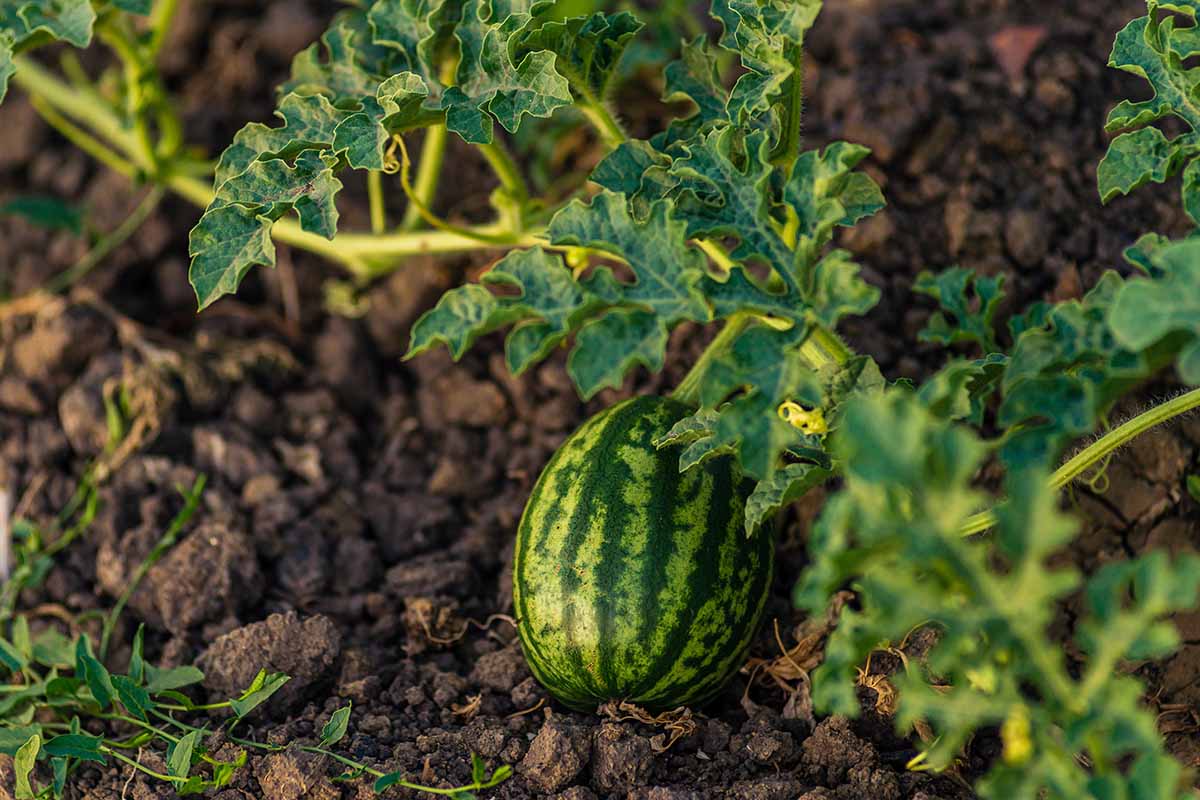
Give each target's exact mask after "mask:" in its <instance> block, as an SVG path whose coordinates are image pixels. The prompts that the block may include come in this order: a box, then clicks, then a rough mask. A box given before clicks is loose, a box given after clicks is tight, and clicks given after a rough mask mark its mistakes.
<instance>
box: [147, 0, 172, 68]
mask: <svg viewBox="0 0 1200 800" xmlns="http://www.w3.org/2000/svg"><path fill="white" fill-rule="evenodd" d="M178 10H179V0H158V2H157V3H156V4H155V5H154V12H153V13H152V14H151V15H150V30H151V34H150V41H149V43H148V44H147V45H146V52H147V54H148V56H149V58H150V60H151V61H155V60H157V59H158V54H159V52H160V51H161V50H162V46H163V42H165V41H166V38H167V35H168V34H169V33H170V32H171V23H172V22H173V21H174V20H175V12H176V11H178Z"/></svg>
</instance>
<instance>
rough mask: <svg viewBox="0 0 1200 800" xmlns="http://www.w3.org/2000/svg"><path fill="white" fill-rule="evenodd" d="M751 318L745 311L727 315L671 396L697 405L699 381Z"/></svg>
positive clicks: (691, 404) (752, 317) (688, 403)
mask: <svg viewBox="0 0 1200 800" xmlns="http://www.w3.org/2000/svg"><path fill="white" fill-rule="evenodd" d="M752 319H754V315H753V314H749V313H745V312H742V313H738V314H734V315H732V316H731V317H729V319H728V320H727V321H726V322H725V327H723V328H721V331H720V333H718V334H717V335H716V337H714V338H713V340H712V341H711V342H709V344H708V347H706V348H704V352H703V353H701V354H700V358H698V359H696V363H695V364H693V365H692V368H691V369H690V370H688V374H687V375H684V376H683V380H681V381H680V382H679V385H678V386H676V387H675V391H673V392H671V397H673V398H675V399H676V400H678V401H679V402H681V403H686V404H687V405H689V406H692V407H693V408H696V407H698V406H699V405H700V382H701V381H702V380H703V379H704V373H705V372H706V371H707V370H708V368H709V366H710V365H711V364H712V362H713V361H714V360H716V359H717V358H718V357H719V356H721V355H723V354H724V353H725V352H726V351H727V350H728V349H729V346H730V345H731V344H733V342H734V340H735V339H737V337H738V336H739V335H740V334H741V333H742V331H744V330H746V326H747V325H749V324H750V321H751V320H752Z"/></svg>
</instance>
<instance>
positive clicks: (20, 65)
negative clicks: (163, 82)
mask: <svg viewBox="0 0 1200 800" xmlns="http://www.w3.org/2000/svg"><path fill="white" fill-rule="evenodd" d="M16 63H17V71H16V74H15V75H14V76H13V78H12V81H13V83H14V84H15V85H16V86H19V87H20V88H21V89H23V90H24V91H25V92H26V93H27V94H29V96H30V97H31V98H33V99H34V100H35V108H40V109H41V110H42V111H45V110H47V109H49V110H50V111H51V114H52V116H51V115H47V117H46V118H47V121H48V122H50V124H51V125H52V126H54V127H55V128H57V129H59V130H60V131H61V132H62V133H63V134H64V135H65V136H68V138H70V139H71V141H72V142H73V143H75V144H77V145H79V146H80V147H81V148H82V149H85V151H86V152H88V153H89V154H91V155H93V156H94V157H96V158H97V159H98V160H101V161H103V163H104V164H105V165H106V166H108V167H110V168H112V169H114V170H116V171H118V172H120V173H121V174H124V175H126V176H128V177H130V178H131V179H132V178H136V176H137V175H138V174H139V173H140V174H142V175H153V166H154V165H153V163H152V162H151V161H150V159H149V156H148V155H147V154H145V153H144V152H142V151H141V148H140V147H139V146H138V143H137V141H136V137H135V136H134V134H132V133H131V132H130V131H128V130H126V129H125V128H124V127H123V126H122V124H121V121H120V119H119V117H118V116H117V115H116V113H115V112H114V111H113V110H112V109H111V108H109V107H108V106H107V105H106V104H105V103H104V101H103V99H102V98H100V97H99V95H96V94H93V93H91V92H87V91H83V90H80V89H77V88H76V87H73V86H71V85H69V84H67V83H65V82H64V81H62V80H61V79H59V78H58V77H56V76H55V75H53V74H52V73H51V72H50V71H48V70H47V69H45V68H44V67H42V66H41V65H39V64H38V63H36V62H35V61H33V60H31V59H29V58H27V57H24V56H18V57H17V59H16ZM68 119H69V120H74V123H79V125H76V124H74V123H72V122H69V121H68ZM63 122H67V124H68V125H69V127H65V126H63V125H62V123H63ZM80 125H82V126H86V127H87V129H88V130H84V129H83V128H82V127H79V126H80ZM153 177H154V180H156V181H157V182H159V183H161V184H162V185H163V186H165V187H166V188H168V189H169V190H170V191H172V192H174V193H175V194H177V195H179V196H180V197H182V198H184V199H185V200H187V201H189V202H190V203H193V204H194V205H196V206H198V207H200V208H201V209H204V208H207V207H208V205H209V204H210V203H211V202H212V199H213V189H212V186H211V185H210V184H209V183H207V182H205V181H203V180H200V179H199V178H196V177H194V176H193V175H191V174H189V170H186V169H180V170H178V171H168V172H165V173H163V174H159V175H156V176H153ZM469 230H470V231H471V235H462V234H459V233H450V232H447V231H420V232H406V233H391V234H387V235H384V236H373V235H369V234H340V235H338V236H337V237H336V238H334V239H332V240H331V239H325V238H324V237H322V236H318V235H316V234H314V233H309V232H308V231H305V230H303V229H301V227H300V225H299V224H298V223H297V222H295V221H294V220H291V219H281V220H279V221H278V222H276V223H275V226H274V227H273V228H272V229H271V235H272V237H273V238H274V239H275V240H276V241H279V242H282V243H283V244H287V245H291V246H293V247H298V248H300V249H302V250H307V251H309V252H311V253H315V254H316V255H319V256H322V257H323V258H327V259H329V260H330V261H332V262H334V263H336V264H339V265H340V266H342V267H343V268H344V269H345V270H346V271H348V272H349V273H350V274H352V275H353V276H354V277H355V278H357V279H359V280H363V281H366V280H371V279H373V278H377V277H379V276H382V275H386V274H388V273H389V272H391V270H392V269H393V268H394V267H395V264H396V262H397V261H398V260H400V259H403V258H406V257H409V256H414V255H424V254H449V253H463V252H471V251H476V250H490V249H496V248H498V247H503V248H509V247H531V246H533V245H536V244H545V240H544V238H543V237H542V232H541V231H540V230H531V231H526V232H524V233H523V234H521V235H520V236H516V237H513V239H512V241H511V242H509V243H506V244H505V245H499V244H497V243H496V242H495V239H496V237H499V236H501V235H505V234H511V233H512V232H511V231H509V230H507V229H505V228H502V227H498V226H494V225H481V226H475V227H472V228H470V229H469Z"/></svg>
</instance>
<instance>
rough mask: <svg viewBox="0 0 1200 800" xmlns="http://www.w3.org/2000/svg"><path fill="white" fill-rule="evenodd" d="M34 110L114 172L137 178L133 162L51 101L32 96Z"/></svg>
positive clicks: (131, 178)
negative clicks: (64, 113)
mask: <svg viewBox="0 0 1200 800" xmlns="http://www.w3.org/2000/svg"><path fill="white" fill-rule="evenodd" d="M30 97H31V99H30V102H31V103H32V105H33V109H34V111H36V112H38V114H39V115H40V116H41V118H42V119H43V120H45V122H46V124H48V125H49V126H50V127H51V128H53V129H54V130H56V131H58V133H59V134H61V135H62V137H63V138H64V139H66V140H67V141H69V142H70V143H71V144H73V145H75V146H76V147H78V148H79V149H80V150H82V151H83V152H85V153H87V154H88V155H89V156H91V157H92V158H94V159H96V160H97V161H99V162H100V163H101V164H103V165H104V166H106V167H108V168H109V169H111V170H112V171H113V172H116V173H119V174H121V175H124V176H125V177H126V178H129V179H130V180H133V179H135V178H137V174H138V168H137V166H136V165H134V164H133V163H132V162H130V161H128V160H126V159H124V158H122V157H121V156H120V155H119V154H118V153H117V152H116V151H114V150H112V149H110V148H109V147H108V146H106V145H105V144H104V143H103V142H101V141H99V140H98V139H96V137H94V136H92V135H91V134H89V133H88V132H87V131H85V130H83V129H82V128H80V127H79V126H77V125H75V124H74V123H72V122H71V121H70V120H69V119H67V118H66V117H64V116H63V115H62V114H59V113H58V111H56V110H55V109H54V107H53V106H51V105H50V104H49V103H47V102H45V101H44V100H42V99H41V98H40V97H38V96H37V95H31V96H30Z"/></svg>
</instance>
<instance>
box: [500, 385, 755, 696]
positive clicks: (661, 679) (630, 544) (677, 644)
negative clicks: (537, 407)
mask: <svg viewBox="0 0 1200 800" xmlns="http://www.w3.org/2000/svg"><path fill="white" fill-rule="evenodd" d="M689 413H690V411H689V409H688V408H687V407H686V406H684V405H683V404H681V403H679V402H676V401H674V400H669V399H666V398H660V397H638V398H634V399H632V400H627V401H625V402H623V403H620V404H618V405H616V406H613V407H612V408H609V409H607V410H605V411H602V412H600V413H599V414H597V415H596V416H594V417H592V418H591V419H590V420H588V421H587V422H585V423H584V424H583V426H582V427H580V428H579V430H577V431H576V432H575V433H574V434H573V435H572V436H571V437H570V438H569V439H567V441H566V442H565V443H564V444H563V445H562V447H561V448H559V450H558V451H557V452H556V453H555V454H554V456H553V457H552V458H551V460H550V463H549V464H547V465H546V468H545V469H544V470H543V471H542V474H541V476H540V477H539V478H538V481H537V483H536V484H535V486H534V488H533V493H532V494H531V496H530V498H529V502H528V504H527V505H526V507H525V513H524V515H523V516H522V518H521V524H520V528H519V529H518V532H517V542H516V554H515V557H514V562H513V570H514V575H513V602H514V606H515V609H516V613H517V619H518V626H517V628H518V632H519V634H520V638H521V644H522V646H523V648H524V651H525V656H526V659H527V660H528V662H529V665H530V668H531V669H532V671H533V674H534V676H535V677H536V678H537V679H538V680H539V681H540V682H541V683H542V684H543V685H544V686H545V687H546V688H547V689H548V690H549V691H550V692H551V694H553V695H554V696H555V697H557V698H558V699H559V700H560V701H562V702H563V703H564V704H565V705H567V706H569V707H571V708H574V709H576V710H592V709H594V708H596V706H597V705H598V704H600V703H603V702H606V701H609V700H626V701H629V702H633V703H636V704H638V705H640V706H642V707H644V708H647V709H650V710H658V709H671V708H676V707H679V706H684V705H699V704H702V703H704V702H705V701H707V700H709V699H711V698H712V697H713V696H714V695H715V694H716V693H717V692H719V691H720V690H721V688H722V687H723V686H724V685H725V684H726V683H727V682H728V680H729V679H730V678H731V677H732V676H733V674H734V673H735V672H736V671H737V670H738V668H739V667H740V666H741V664H742V663H743V660H744V658H745V653H746V649H747V648H748V647H749V645H750V641H751V639H752V638H753V636H754V634H755V632H756V631H757V628H758V624H759V621H760V619H761V617H762V612H763V608H764V606H765V604H766V599H767V595H768V592H769V590H770V585H771V574H772V570H773V566H774V540H773V536H772V534H771V532H770V531H769V530H760V531H758V532H756V533H755V534H754V535H753V536H751V537H749V538H747V537H746V533H745V530H744V514H745V503H746V497H747V495H748V494H749V490H750V488H751V485H750V484H749V482H747V481H745V480H744V479H743V478H742V476H741V473H740V471H739V469H738V467H737V465H736V462H735V461H734V460H733V459H732V458H729V457H724V458H716V459H710V460H708V461H706V462H704V463H703V464H700V465H698V466H695V467H692V468H691V469H689V470H687V471H686V472H683V473H681V472H679V453H678V449H677V448H673V447H668V448H664V449H662V450H659V449H656V448H655V447H654V440H655V439H657V438H659V437H661V436H662V435H664V434H665V433H666V432H667V431H669V430H670V429H671V427H672V426H673V425H674V424H675V423H676V422H678V421H679V420H680V419H682V418H683V417H685V416H686V415H687V414H689Z"/></svg>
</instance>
